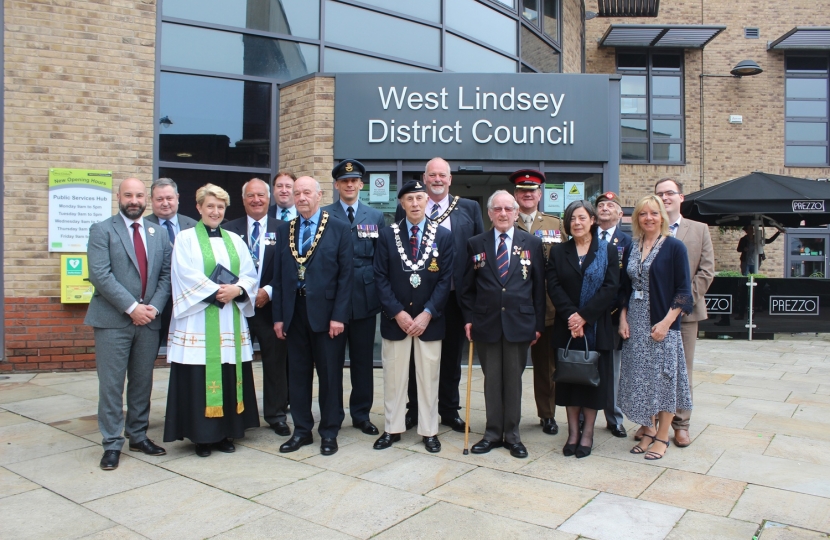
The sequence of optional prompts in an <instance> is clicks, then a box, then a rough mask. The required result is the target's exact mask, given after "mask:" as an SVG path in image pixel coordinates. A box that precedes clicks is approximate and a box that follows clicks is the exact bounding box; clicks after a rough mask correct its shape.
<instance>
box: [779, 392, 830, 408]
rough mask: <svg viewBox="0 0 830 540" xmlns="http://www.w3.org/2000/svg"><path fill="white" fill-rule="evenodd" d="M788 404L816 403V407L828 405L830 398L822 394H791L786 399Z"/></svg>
mask: <svg viewBox="0 0 830 540" xmlns="http://www.w3.org/2000/svg"><path fill="white" fill-rule="evenodd" d="M787 402H788V403H799V404H804V405H809V404H812V403H816V404H818V405H830V396H828V395H824V394H816V393H809V392H793V393H792V394H790V397H789V398H787Z"/></svg>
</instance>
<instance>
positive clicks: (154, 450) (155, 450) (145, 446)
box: [130, 439, 167, 456]
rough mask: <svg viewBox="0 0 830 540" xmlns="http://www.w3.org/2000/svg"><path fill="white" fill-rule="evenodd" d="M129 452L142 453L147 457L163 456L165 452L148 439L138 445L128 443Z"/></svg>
mask: <svg viewBox="0 0 830 540" xmlns="http://www.w3.org/2000/svg"><path fill="white" fill-rule="evenodd" d="M130 452H144V453H145V454H147V455H148V456H163V455H164V454H166V453H167V451H166V450H165V449H164V448H162V447H161V446H159V445H157V444H155V443H154V442H153V441H151V440H150V439H144V440H143V441H141V442H140V443H136V444H133V443H130Z"/></svg>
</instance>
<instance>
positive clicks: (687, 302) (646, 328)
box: [619, 195, 692, 460]
mask: <svg viewBox="0 0 830 540" xmlns="http://www.w3.org/2000/svg"><path fill="white" fill-rule="evenodd" d="M632 217H633V219H632V223H631V225H632V227H631V228H632V232H633V234H632V237H633V243H632V246H631V254H630V255H629V258H628V266H627V267H626V275H627V279H626V280H625V282H626V283H625V287H627V292H628V294H627V296H628V305H627V306H625V307H623V308H622V310H621V316H620V330H619V331H620V336H622V338H623V339H624V340H625V341H624V342H623V348H622V363H621V369H620V393H619V399H620V408H621V409H622V411H623V413H624V414H625V415H626V416H627V417H628V418H629V419H630V420H632V421H633V422H636V423H638V424H641V425H642V426H643V429H642V430H641V431H642V432H643V438H642V440H641V441H640V443H639V444H638V445H637V446H635V447H634V448H632V449H631V453H632V454H645V459H647V460H656V459H661V458H662V457H663V455H664V454H665V453H666V450H667V449H668V447H669V427H670V426H671V421H672V418H673V417H674V413H675V411H677V410H678V409H691V408H692V395H691V391H690V389H689V376H688V373H687V372H686V362H685V360H684V353H683V340H682V339H681V337H680V314H681V313H685V314H687V315H688V314H689V313H691V311H692V289H691V285H690V282H689V262H688V257H687V255H686V247H685V246H684V245H683V242H681V241H680V240H677V239H675V238H674V237H673V236H672V235H671V233H670V232H669V218H668V215H667V214H666V209H665V207H664V206H663V201H661V200H660V199H659V198H658V197H656V196H654V195H649V196H647V197H643V198H642V199H640V201H639V202H638V203H637V206H635V207H634V213H633V214H632Z"/></svg>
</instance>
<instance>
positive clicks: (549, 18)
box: [542, 0, 559, 41]
mask: <svg viewBox="0 0 830 540" xmlns="http://www.w3.org/2000/svg"><path fill="white" fill-rule="evenodd" d="M542 2H543V3H544V6H543V7H544V11H543V12H542V13H543V14H544V17H543V21H542V30H544V32H545V34H547V35H548V36H550V38H551V39H552V40H554V41H559V23H558V22H557V18H558V14H557V12H556V11H557V7H558V6H559V0H542Z"/></svg>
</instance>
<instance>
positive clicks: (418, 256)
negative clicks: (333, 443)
mask: <svg viewBox="0 0 830 540" xmlns="http://www.w3.org/2000/svg"><path fill="white" fill-rule="evenodd" d="M398 200H399V201H400V204H401V208H403V210H404V212H405V215H406V217H405V218H403V219H401V220H400V221H399V222H397V223H394V224H392V226H391V227H387V228H385V229H383V230H382V231H380V238H379V239H378V242H377V254H376V255H375V260H374V273H375V284H376V285H377V290H378V296H379V297H380V302H381V305H382V306H383V312H382V313H383V314H382V315H381V318H380V334H381V337H382V338H383V346H382V352H381V355H382V358H383V398H384V414H385V415H386V423H385V427H384V431H383V435H381V437H380V438H379V439H378V440H377V441H376V442H375V445H374V448H375V449H376V450H383V449H385V448H389V447H390V446H392V443H394V442H397V441H400V440H401V433H403V432H404V431H406V429H407V427H406V420H405V415H406V397H407V386H408V381H409V377H410V375H409V365H410V354H413V353H414V357H415V362H414V363H415V376H416V377H417V379H418V397H417V401H418V434H419V435H421V436H422V437H423V441H424V446H425V447H426V449H427V451H429V452H433V453H434V452H438V451H440V450H441V443H440V442H439V441H438V377H439V371H440V369H441V344H442V340H443V339H444V335H445V316H444V308H445V306H446V304H447V300H448V298H449V294H450V287H451V285H452V274H453V258H454V251H455V248H454V245H453V239H452V234H451V233H450V232H449V231H448V230H446V229H445V228H443V227H441V226H439V225H438V224H437V223H435V222H433V221H430V220H428V219H427V218H426V216H425V214H424V211H425V209H426V205H427V194H426V188H425V186H424V183H423V182H421V181H420V180H410V181H409V182H407V183H406V184H404V186H403V187H402V188H401V190H400V191H399V192H398Z"/></svg>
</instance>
